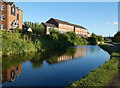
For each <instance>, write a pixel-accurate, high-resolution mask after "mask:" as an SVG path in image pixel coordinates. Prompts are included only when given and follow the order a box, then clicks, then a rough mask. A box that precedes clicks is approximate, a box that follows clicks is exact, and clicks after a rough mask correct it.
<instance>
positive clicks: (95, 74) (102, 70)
mask: <svg viewBox="0 0 120 88" xmlns="http://www.w3.org/2000/svg"><path fill="white" fill-rule="evenodd" d="M100 47H101V48H103V49H104V50H106V51H108V52H109V53H110V55H111V58H110V60H109V61H106V62H105V63H104V64H103V65H101V66H100V67H99V68H97V69H95V70H92V71H91V72H90V73H89V74H88V75H87V76H86V77H84V78H82V79H80V80H79V81H76V82H74V83H72V84H71V85H70V86H68V88H79V87H91V86H92V87H98V86H108V84H109V83H110V82H111V81H112V79H113V77H114V76H115V75H116V74H117V73H118V71H119V69H118V60H120V57H119V55H120V53H119V51H118V50H116V49H115V48H114V47H111V46H109V45H106V44H101V45H100Z"/></svg>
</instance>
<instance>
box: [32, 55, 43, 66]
mask: <svg viewBox="0 0 120 88" xmlns="http://www.w3.org/2000/svg"><path fill="white" fill-rule="evenodd" d="M31 63H32V67H33V68H40V67H41V66H42V64H43V59H42V58H41V53H37V54H35V55H34V57H33V58H32V60H31Z"/></svg>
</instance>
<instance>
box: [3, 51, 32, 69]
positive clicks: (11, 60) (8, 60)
mask: <svg viewBox="0 0 120 88" xmlns="http://www.w3.org/2000/svg"><path fill="white" fill-rule="evenodd" d="M33 56H34V53H31V54H25V55H14V56H9V57H3V58H2V70H3V71H5V70H6V69H8V68H9V67H10V66H11V65H14V66H18V65H19V64H21V63H23V62H25V61H27V60H31V59H32V58H33Z"/></svg>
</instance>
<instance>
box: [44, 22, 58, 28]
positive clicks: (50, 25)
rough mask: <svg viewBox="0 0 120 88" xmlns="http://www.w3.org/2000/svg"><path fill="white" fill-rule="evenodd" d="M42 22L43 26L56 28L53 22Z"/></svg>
mask: <svg viewBox="0 0 120 88" xmlns="http://www.w3.org/2000/svg"><path fill="white" fill-rule="evenodd" d="M42 24H44V25H45V26H48V27H54V28H56V26H55V25H54V24H50V23H42Z"/></svg>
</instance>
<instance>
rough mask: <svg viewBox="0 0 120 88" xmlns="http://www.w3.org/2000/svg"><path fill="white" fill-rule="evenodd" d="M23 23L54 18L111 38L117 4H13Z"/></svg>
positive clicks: (116, 19) (116, 22) (116, 25)
mask: <svg viewBox="0 0 120 88" xmlns="http://www.w3.org/2000/svg"><path fill="white" fill-rule="evenodd" d="M15 4H16V6H18V7H19V8H20V9H22V10H23V21H31V22H38V23H41V22H46V21H47V20H48V19H50V18H56V19H60V20H63V21H67V22H70V23H73V24H77V25H81V26H83V27H85V28H87V29H88V31H89V32H90V33H95V34H97V35H103V36H113V35H114V34H115V33H116V32H117V31H118V3H117V2H15Z"/></svg>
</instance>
